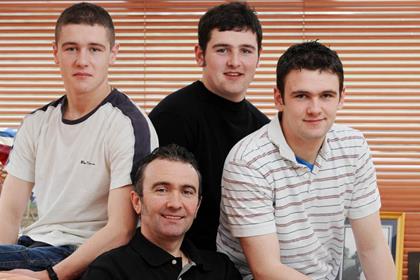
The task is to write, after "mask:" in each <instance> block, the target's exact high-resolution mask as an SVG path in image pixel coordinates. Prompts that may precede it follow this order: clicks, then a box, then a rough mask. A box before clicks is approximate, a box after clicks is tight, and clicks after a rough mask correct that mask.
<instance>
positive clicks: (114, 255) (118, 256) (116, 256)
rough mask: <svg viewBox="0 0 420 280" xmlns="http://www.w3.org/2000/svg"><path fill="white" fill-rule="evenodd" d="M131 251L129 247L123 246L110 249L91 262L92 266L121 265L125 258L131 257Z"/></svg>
mask: <svg viewBox="0 0 420 280" xmlns="http://www.w3.org/2000/svg"><path fill="white" fill-rule="evenodd" d="M132 255H133V250H132V249H131V248H130V246H129V245H128V244H127V245H123V246H120V247H117V248H114V249H111V250H109V251H107V252H105V253H103V254H102V255H99V256H98V257H97V258H96V259H95V260H94V261H93V262H92V265H104V264H109V263H111V262H112V263H114V264H116V263H120V264H123V263H124V262H125V261H124V260H126V258H127V257H133V256H132Z"/></svg>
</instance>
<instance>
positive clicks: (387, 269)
mask: <svg viewBox="0 0 420 280" xmlns="http://www.w3.org/2000/svg"><path fill="white" fill-rule="evenodd" d="M387 250H389V249H388V247H387V246H383V247H378V248H374V249H371V250H369V251H366V252H359V258H360V261H361V262H362V267H363V271H364V274H365V276H366V279H373V280H388V279H389V280H395V279H396V275H397V273H396V271H395V265H394V261H393V260H392V257H391V254H390V253H389V251H387Z"/></svg>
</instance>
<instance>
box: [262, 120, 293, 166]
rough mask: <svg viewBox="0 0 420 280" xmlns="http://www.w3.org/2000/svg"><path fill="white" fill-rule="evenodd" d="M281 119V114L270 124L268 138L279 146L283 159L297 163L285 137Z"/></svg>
mask: <svg viewBox="0 0 420 280" xmlns="http://www.w3.org/2000/svg"><path fill="white" fill-rule="evenodd" d="M280 118H281V113H278V114H277V115H275V116H274V118H273V119H272V120H271V122H270V123H269V124H268V130H267V133H268V138H269V139H270V141H271V142H272V143H273V144H274V145H276V146H277V148H278V149H279V153H280V155H281V156H282V157H283V158H286V159H288V160H290V161H292V162H296V157H295V153H294V152H293V150H292V149H291V148H290V146H289V144H287V141H286V138H285V137H284V134H283V130H282V128H281V124H280Z"/></svg>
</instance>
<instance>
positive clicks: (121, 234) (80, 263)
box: [54, 226, 134, 280]
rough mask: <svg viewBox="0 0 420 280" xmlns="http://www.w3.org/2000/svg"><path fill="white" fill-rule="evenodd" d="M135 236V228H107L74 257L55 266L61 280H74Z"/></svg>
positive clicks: (89, 240) (79, 249) (80, 248)
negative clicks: (101, 257) (90, 265)
mask: <svg viewBox="0 0 420 280" xmlns="http://www.w3.org/2000/svg"><path fill="white" fill-rule="evenodd" d="M133 235H134V228H131V229H126V230H124V229H122V228H116V227H111V226H105V227H104V228H102V229H101V230H99V231H98V232H97V233H95V234H94V235H93V236H92V237H91V238H89V239H88V240H87V241H86V242H85V243H84V244H83V245H82V246H80V247H79V248H78V249H77V250H76V251H75V252H74V253H73V254H72V255H70V256H69V257H67V258H66V259H65V260H63V261H62V262H60V263H58V264H57V265H55V266H54V270H55V272H56V273H57V275H58V278H59V279H60V280H66V279H74V278H77V277H80V275H81V274H82V273H83V272H84V271H85V270H86V268H87V267H88V265H89V264H90V263H91V262H92V261H93V260H94V259H95V258H96V257H97V256H99V255H100V254H102V253H104V252H106V251H109V250H111V249H113V248H116V247H119V246H122V245H124V244H126V243H127V242H128V241H129V240H130V239H131V237H132V236H133Z"/></svg>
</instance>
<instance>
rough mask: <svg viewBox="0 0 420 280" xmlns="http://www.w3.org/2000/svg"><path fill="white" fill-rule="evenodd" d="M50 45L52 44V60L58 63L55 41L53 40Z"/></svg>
mask: <svg viewBox="0 0 420 280" xmlns="http://www.w3.org/2000/svg"><path fill="white" fill-rule="evenodd" d="M52 45H53V55H54V62H55V64H57V65H59V60H58V56H57V53H58V45H57V42H53V43H52Z"/></svg>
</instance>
